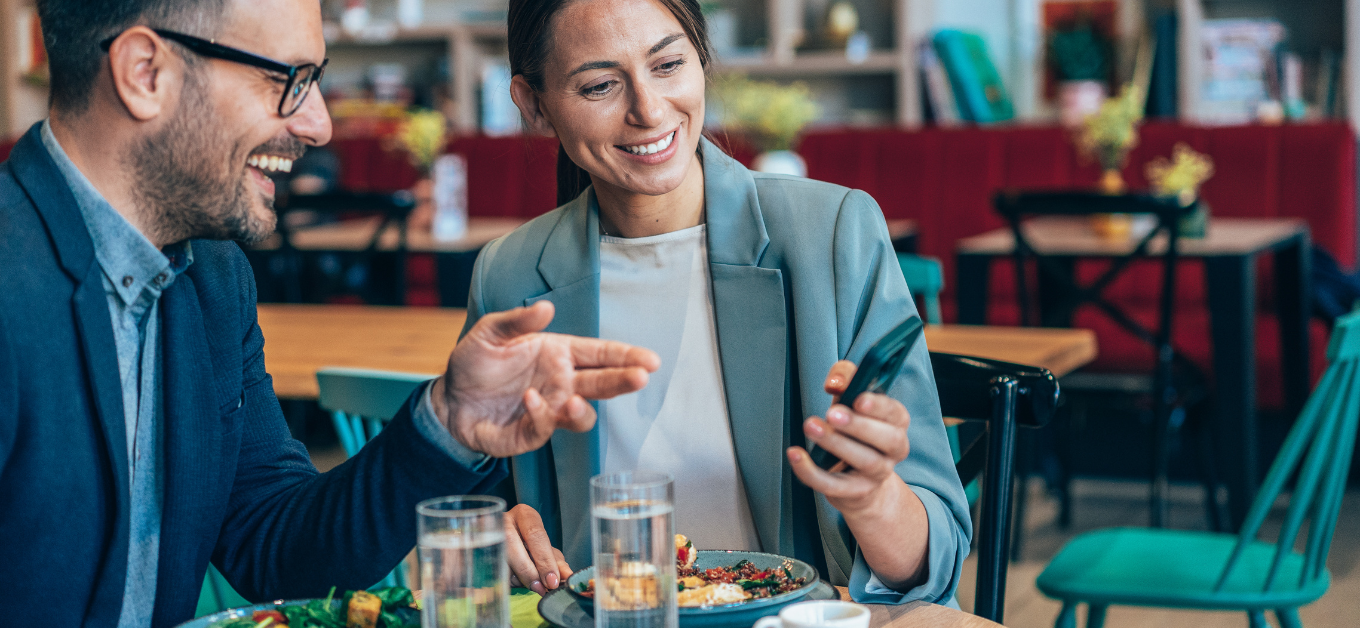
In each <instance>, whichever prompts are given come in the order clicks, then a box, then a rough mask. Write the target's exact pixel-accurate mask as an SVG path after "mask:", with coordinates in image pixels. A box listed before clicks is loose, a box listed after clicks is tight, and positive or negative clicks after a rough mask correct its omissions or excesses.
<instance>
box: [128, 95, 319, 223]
mask: <svg viewBox="0 0 1360 628" xmlns="http://www.w3.org/2000/svg"><path fill="white" fill-rule="evenodd" d="M202 78H203V77H202V71H201V70H200V71H197V72H195V71H193V70H190V72H188V76H186V80H185V85H184V90H183V92H182V94H183V96H182V97H181V100H180V104H179V108H178V110H177V111H176V112H175V113H174V115H173V117H172V118H171V119H170V120H169V121H167V122H166V125H165V128H163V129H161V130H160V131H159V132H157V133H156V134H154V135H152V136H151V137H148V138H146V139H145V140H143V141H142V143H141V146H139V147H138V148H137V149H136V150H135V151H134V153H133V155H132V156H131V159H132V162H133V163H132V165H133V171H134V172H135V173H136V176H137V186H136V187H135V189H134V193H135V194H136V197H137V204H138V205H139V206H140V208H141V210H142V211H145V212H147V213H148V215H149V216H151V217H152V219H151V220H150V221H148V222H149V224H150V225H151V228H152V229H154V230H155V231H156V233H155V234H154V235H155V237H153V238H152V240H153V241H159V242H167V243H168V242H179V241H182V240H186V239H189V238H206V239H212V240H237V241H239V242H242V243H244V244H254V243H256V242H259V241H260V240H263V239H264V238H266V237H268V236H269V234H270V233H273V231H274V223H275V217H274V213H273V212H272V211H270V212H268V214H267V216H263V217H261V216H256V215H254V214H253V213H252V212H251V200H252V199H251V195H252V194H253V195H257V196H259V197H260V198H261V201H263V203H264V205H265V206H267V207H268V208H270V209H272V208H273V205H274V200H273V199H272V198H269V197H267V196H264V194H263V192H261V191H259V190H252V189H251V186H250V185H249V184H248V183H247V181H246V177H244V176H243V174H244V168H245V164H236V163H233V162H234V160H235V159H236V158H237V156H238V155H240V154H241V152H240V150H239V149H240V146H241V143H240V142H239V141H236V142H233V141H232V140H230V139H229V138H228V137H227V132H226V131H227V129H223V128H221V127H220V126H217V125H214V122H216V121H217V120H218V118H217V116H216V112H215V110H214V107H213V106H212V104H211V103H210V102H209V99H210V97H209V94H208V90H207V89H204V88H203V86H202V85H200V84H199V82H200V81H201V80H202ZM290 139H292V138H290ZM293 141H294V142H296V143H297V144H298V145H299V146H300V145H301V142H297V140H295V139H294V140H293ZM276 143H277V141H275V142H270V144H276ZM224 156H225V158H226V159H227V160H228V161H227V163H222V161H221V159H222V158H223V157H224ZM147 235H148V236H151V235H152V234H147Z"/></svg>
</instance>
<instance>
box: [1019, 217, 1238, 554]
mask: <svg viewBox="0 0 1360 628" xmlns="http://www.w3.org/2000/svg"><path fill="white" fill-rule="evenodd" d="M995 205H996V210H997V212H998V213H1000V214H1001V216H1002V217H1004V218H1005V219H1006V221H1007V223H1008V224H1009V226H1010V229H1011V234H1012V235H1013V237H1014V238H1015V250H1014V254H1013V260H1014V265H1015V278H1016V291H1017V295H1018V297H1019V306H1020V316H1021V324H1022V325H1030V326H1032V325H1042V326H1045V327H1070V326H1071V324H1072V317H1073V314H1074V313H1075V312H1076V310H1077V309H1078V308H1080V307H1083V306H1087V305H1090V306H1094V307H1095V308H1097V309H1098V310H1100V311H1101V312H1102V313H1103V314H1104V315H1106V316H1107V317H1108V318H1109V319H1110V320H1112V321H1114V322H1115V323H1116V324H1118V325H1119V326H1120V327H1122V328H1124V329H1125V330H1127V331H1128V332H1129V333H1130V334H1132V335H1134V336H1135V337H1137V338H1139V339H1141V340H1142V341H1143V342H1146V343H1147V344H1148V345H1150V346H1151V347H1152V349H1153V352H1154V356H1155V367H1154V370H1153V373H1152V377H1151V378H1150V380H1149V378H1147V376H1146V374H1135V375H1133V376H1132V377H1129V376H1125V377H1122V378H1114V379H1112V378H1110V377H1099V376H1088V375H1083V374H1078V375H1075V376H1069V377H1068V378H1065V381H1064V386H1066V387H1067V389H1068V390H1069V391H1072V392H1075V391H1077V390H1103V391H1121V392H1129V391H1132V392H1136V393H1139V394H1147V395H1150V396H1151V399H1152V419H1153V421H1152V425H1153V455H1152V465H1151V467H1152V474H1151V475H1152V478H1151V487H1150V490H1149V502H1150V509H1151V516H1150V519H1151V525H1152V526H1153V527H1161V526H1163V525H1165V523H1166V493H1167V486H1168V480H1167V474H1168V467H1169V465H1170V458H1171V448H1172V445H1171V438H1172V431H1173V429H1175V428H1174V426H1175V425H1178V424H1179V423H1181V422H1182V421H1181V418H1179V417H1183V416H1184V414H1183V413H1184V412H1185V410H1186V408H1188V407H1189V406H1190V405H1192V404H1193V403H1195V402H1196V401H1198V400H1199V399H1200V398H1201V397H1203V395H1204V393H1203V390H1204V384H1203V382H1204V376H1203V375H1202V374H1201V373H1200V372H1199V370H1198V369H1197V368H1196V367H1195V366H1194V365H1193V364H1192V363H1191V362H1190V360H1189V359H1187V358H1185V357H1184V356H1183V355H1181V354H1179V353H1177V352H1176V350H1175V348H1174V347H1173V346H1172V343H1171V338H1172V323H1173V321H1174V316H1173V314H1174V305H1175V297H1176V265H1177V261H1178V259H1179V258H1180V241H1181V233H1180V224H1181V219H1182V218H1184V217H1185V216H1188V215H1190V214H1191V213H1193V212H1194V211H1195V210H1196V209H1197V205H1198V200H1192V201H1190V202H1188V203H1186V202H1181V201H1180V200H1178V199H1176V198H1168V197H1159V196H1151V195H1146V194H1117V195H1110V194H1102V193H1098V192H1035V193H1014V192H1003V193H1001V194H998V195H997V196H996V198H995ZM1095 214H1142V215H1151V216H1153V217H1154V218H1155V221H1156V222H1155V225H1154V227H1153V228H1152V229H1151V230H1150V231H1149V232H1147V233H1146V234H1142V235H1136V237H1135V239H1134V240H1133V242H1134V246H1133V247H1132V249H1131V250H1130V251H1129V252H1128V253H1126V254H1123V255H1119V256H1110V257H1112V258H1113V259H1112V261H1111V263H1110V265H1109V267H1108V268H1106V269H1105V271H1104V272H1103V273H1101V274H1100V275H1099V276H1098V277H1096V278H1095V280H1094V281H1091V282H1089V283H1083V282H1081V281H1080V280H1079V279H1078V278H1077V276H1076V272H1075V270H1076V257H1077V256H1074V255H1072V254H1070V253H1069V254H1061V253H1054V254H1047V253H1045V252H1044V251H1042V250H1039V249H1037V248H1036V247H1035V246H1034V244H1033V243H1032V242H1031V241H1030V239H1029V238H1028V237H1026V234H1025V230H1024V229H1023V228H1022V225H1023V224H1024V222H1025V221H1026V220H1027V219H1029V218H1033V217H1038V216H1068V217H1082V216H1085V217H1089V216H1092V215H1095ZM1131 237H1134V236H1131ZM1153 259H1155V260H1159V261H1160V268H1159V271H1160V274H1161V287H1160V288H1161V289H1160V294H1159V297H1158V303H1157V326H1156V328H1155V329H1148V328H1147V327H1146V326H1144V325H1143V324H1141V323H1139V322H1138V321H1137V320H1135V319H1134V318H1133V317H1132V316H1130V315H1128V314H1127V313H1126V312H1125V311H1124V310H1123V309H1121V308H1120V307H1119V306H1118V305H1117V304H1116V303H1114V302H1113V301H1112V300H1110V299H1109V298H1107V297H1106V296H1105V294H1104V293H1105V290H1106V289H1107V288H1108V287H1109V286H1110V285H1111V284H1112V283H1113V282H1114V280H1115V279H1117V278H1118V277H1119V276H1120V275H1122V274H1123V273H1124V271H1126V270H1128V269H1129V267H1130V266H1131V265H1133V264H1134V263H1135V262H1137V261H1140V260H1153ZM1030 260H1033V262H1034V266H1035V267H1036V268H1037V277H1036V278H1037V280H1038V285H1037V286H1036V289H1035V292H1036V293H1037V294H1038V296H1039V299H1038V300H1039V303H1037V304H1036V303H1033V302H1032V298H1031V291H1030V289H1029V286H1028V284H1029V279H1028V275H1029V271H1028V267H1029V262H1030ZM1036 305H1037V307H1036ZM1036 310H1037V311H1036ZM1178 375H1179V377H1177V376H1178ZM1178 380H1179V382H1178ZM1173 412H1174V414H1175V417H1178V418H1176V420H1174V421H1173ZM1204 442H1207V440H1205V441H1204ZM1029 449H1030V448H1029V447H1023V446H1022V447H1021V450H1022V454H1021V456H1022V458H1023V457H1024V455H1025V454H1024V452H1026V451H1028V450H1029ZM1203 463H1204V464H1206V465H1209V466H1208V467H1206V469H1209V470H1207V471H1205V476H1206V478H1205V481H1206V484H1208V485H1209V487H1210V490H1209V491H1208V492H1207V493H1208V494H1207V496H1206V497H1207V499H1206V508H1207V510H1208V511H1209V517H1210V520H1211V522H1212V524H1213V525H1214V527H1216V528H1217V527H1218V526H1219V525H1220V520H1221V517H1220V512H1221V508H1220V507H1219V505H1218V504H1217V498H1216V490H1214V488H1215V486H1216V484H1217V481H1216V480H1215V479H1214V478H1213V472H1212V470H1211V467H1212V464H1211V463H1210V462H1209V461H1208V460H1204V461H1203ZM1028 467H1029V465H1028V464H1027V461H1026V460H1022V461H1021V464H1020V466H1019V471H1018V474H1019V475H1020V476H1021V479H1023V475H1024V474H1025V473H1026V472H1027V471H1028ZM1064 484H1066V482H1064ZM1017 499H1018V500H1019V501H1018V503H1017V504H1016V509H1017V511H1018V513H1019V514H1018V515H1017V516H1021V517H1023V512H1024V492H1023V489H1022V490H1021V491H1019V497H1017ZM1210 500H1212V501H1210ZM1062 507H1063V516H1062V520H1063V522H1064V523H1066V521H1067V520H1068V517H1069V516H1070V515H1069V513H1070V496H1069V495H1068V492H1067V487H1066V486H1064V487H1063V506H1062ZM1017 534H1018V531H1017ZM1018 545H1019V541H1018V537H1017V541H1016V547H1017V548H1018Z"/></svg>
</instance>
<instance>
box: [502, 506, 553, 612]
mask: <svg viewBox="0 0 1360 628" xmlns="http://www.w3.org/2000/svg"><path fill="white" fill-rule="evenodd" d="M512 512H513V511H512ZM507 514H508V515H509V514H510V513H507ZM505 562H506V564H507V565H509V567H510V572H511V573H513V574H514V576H515V578H518V579H519V581H520V584H521V585H522V586H525V587H527V588H529V589H530V590H532V591H533V592H534V593H537V594H539V595H544V594H546V593H547V589H544V588H543V583H542V582H541V581H540V580H539V579H538V567H537V566H536V565H535V564H534V561H533V559H532V558H530V557H529V551H528V550H527V549H525V547H524V541H522V540H521V539H520V536H519V528H518V526H517V525H516V522H515V518H514V516H513V515H511V516H507V517H506V518H505Z"/></svg>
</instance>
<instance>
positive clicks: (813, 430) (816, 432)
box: [807, 421, 826, 437]
mask: <svg viewBox="0 0 1360 628" xmlns="http://www.w3.org/2000/svg"><path fill="white" fill-rule="evenodd" d="M807 431H808V434H811V435H812V436H815V437H821V436H822V435H823V434H826V430H824V429H822V426H820V425H818V424H816V423H814V422H812V421H808V424H807Z"/></svg>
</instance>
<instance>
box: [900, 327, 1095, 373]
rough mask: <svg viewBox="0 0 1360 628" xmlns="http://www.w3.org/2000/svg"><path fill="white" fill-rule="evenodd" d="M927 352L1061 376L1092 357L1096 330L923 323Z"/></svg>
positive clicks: (1093, 357) (1088, 362) (1089, 361)
mask: <svg viewBox="0 0 1360 628" xmlns="http://www.w3.org/2000/svg"><path fill="white" fill-rule="evenodd" d="M925 336H926V346H928V347H930V350H931V351H938V352H940V353H954V354H958V355H971V356H974V357H979V358H987V359H990V360H1001V361H1002V362H1012V363H1015V364H1024V365H1026V366H1038V367H1042V368H1046V369H1048V370H1049V371H1052V372H1053V374H1054V375H1055V376H1057V377H1062V376H1064V375H1066V374H1068V373H1071V372H1072V371H1075V370H1077V369H1078V368H1081V367H1082V366H1085V365H1087V364H1090V363H1091V361H1092V360H1094V359H1096V333H1095V332H1093V331H1091V330H1089V329H1053V328H1047V327H988V326H985V325H926V326H925Z"/></svg>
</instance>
